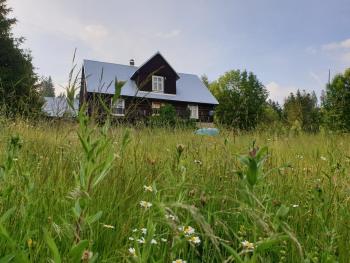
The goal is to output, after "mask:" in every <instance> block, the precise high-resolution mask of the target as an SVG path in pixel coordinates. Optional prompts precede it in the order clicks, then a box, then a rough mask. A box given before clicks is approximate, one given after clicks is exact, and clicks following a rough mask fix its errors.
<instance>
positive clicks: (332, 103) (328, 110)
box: [322, 68, 350, 132]
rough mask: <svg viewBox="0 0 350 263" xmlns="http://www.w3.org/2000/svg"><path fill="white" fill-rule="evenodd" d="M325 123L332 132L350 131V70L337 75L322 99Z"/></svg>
mask: <svg viewBox="0 0 350 263" xmlns="http://www.w3.org/2000/svg"><path fill="white" fill-rule="evenodd" d="M322 105H323V110H324V111H323V112H324V121H325V124H326V126H327V127H328V128H330V129H331V130H341V131H346V132H349V131H350V107H349V105H350V68H349V69H347V70H345V72H344V74H338V75H336V76H335V77H334V78H333V80H332V82H331V83H330V84H328V85H327V87H326V92H325V94H324V96H323V98H322Z"/></svg>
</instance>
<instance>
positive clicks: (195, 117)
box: [187, 104, 199, 120]
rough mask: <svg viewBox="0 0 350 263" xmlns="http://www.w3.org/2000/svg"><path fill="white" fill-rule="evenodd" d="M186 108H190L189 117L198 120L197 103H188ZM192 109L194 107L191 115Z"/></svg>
mask: <svg viewBox="0 0 350 263" xmlns="http://www.w3.org/2000/svg"><path fill="white" fill-rule="evenodd" d="M187 108H188V109H189V110H190V119H195V120H198V119H199V107H198V105H194V104H189V105H188V106H187ZM193 109H195V111H194V112H195V114H194V116H193Z"/></svg>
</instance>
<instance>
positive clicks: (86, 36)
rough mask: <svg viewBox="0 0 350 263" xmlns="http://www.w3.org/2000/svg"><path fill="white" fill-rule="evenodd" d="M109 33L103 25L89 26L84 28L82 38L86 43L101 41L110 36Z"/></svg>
mask: <svg viewBox="0 0 350 263" xmlns="http://www.w3.org/2000/svg"><path fill="white" fill-rule="evenodd" d="M108 34H109V32H108V30H107V28H106V27H104V26H103V25H87V26H85V27H83V29H82V31H81V33H80V37H81V38H82V39H83V40H84V41H88V42H92V41H101V40H104V39H105V38H106V37H107V36H108Z"/></svg>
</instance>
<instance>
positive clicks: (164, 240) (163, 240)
mask: <svg viewBox="0 0 350 263" xmlns="http://www.w3.org/2000/svg"><path fill="white" fill-rule="evenodd" d="M160 241H162V242H168V240H167V239H166V238H161V239H160Z"/></svg>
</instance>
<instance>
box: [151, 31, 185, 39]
mask: <svg viewBox="0 0 350 263" xmlns="http://www.w3.org/2000/svg"><path fill="white" fill-rule="evenodd" d="M180 34H181V30H179V29H174V30H172V31H170V32H165V33H164V32H158V33H157V34H156V36H157V37H159V38H164V39H169V38H174V37H177V36H179V35H180Z"/></svg>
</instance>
